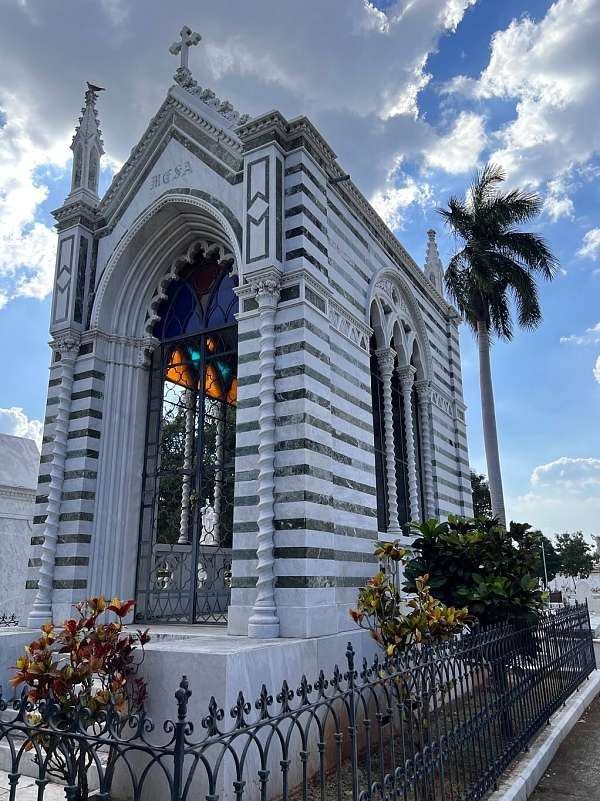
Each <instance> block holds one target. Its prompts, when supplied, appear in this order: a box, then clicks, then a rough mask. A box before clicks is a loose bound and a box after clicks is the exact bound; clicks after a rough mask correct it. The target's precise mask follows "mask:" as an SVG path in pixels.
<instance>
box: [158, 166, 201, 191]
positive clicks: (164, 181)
mask: <svg viewBox="0 0 600 801" xmlns="http://www.w3.org/2000/svg"><path fill="white" fill-rule="evenodd" d="M191 172H192V165H191V164H190V162H189V161H182V162H181V163H180V164H176V165H175V166H174V167H169V169H168V170H165V171H164V172H155V173H154V175H151V176H150V179H149V183H150V189H160V187H161V186H168V185H169V184H172V183H176V182H177V181H179V180H180V179H181V178H184V177H185V176H186V175H189V174H190V173H191Z"/></svg>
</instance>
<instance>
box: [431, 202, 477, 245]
mask: <svg viewBox="0 0 600 801" xmlns="http://www.w3.org/2000/svg"><path fill="white" fill-rule="evenodd" d="M437 212H438V214H439V215H440V216H441V217H442V218H443V220H444V222H445V223H446V224H447V225H448V227H449V228H450V230H451V231H452V233H454V234H456V235H458V236H460V237H461V238H462V239H468V237H469V232H470V231H471V229H472V227H473V218H472V216H471V214H470V213H469V211H468V210H467V207H466V205H465V202H464V201H463V200H460V198H457V197H454V196H453V197H451V198H450V199H449V200H448V208H446V209H437Z"/></svg>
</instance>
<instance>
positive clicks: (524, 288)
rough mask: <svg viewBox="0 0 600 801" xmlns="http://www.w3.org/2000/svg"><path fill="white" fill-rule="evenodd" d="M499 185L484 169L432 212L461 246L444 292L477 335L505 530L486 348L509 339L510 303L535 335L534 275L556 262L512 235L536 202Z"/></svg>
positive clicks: (496, 506) (539, 243) (493, 482)
mask: <svg viewBox="0 0 600 801" xmlns="http://www.w3.org/2000/svg"><path fill="white" fill-rule="evenodd" d="M504 180H505V174H504V172H503V170H502V168H501V167H499V166H497V165H495V164H488V165H486V166H485V167H484V168H483V169H482V170H481V171H479V172H477V173H476V175H475V177H474V179H473V182H472V184H471V186H470V188H469V191H468V193H467V197H466V199H465V200H460V199H458V198H456V197H451V198H450V200H449V201H448V207H447V208H444V209H438V211H439V213H440V214H441V215H442V217H443V218H444V220H445V221H446V223H447V224H448V226H449V228H450V230H451V231H452V233H454V234H455V236H456V237H457V238H458V239H459V240H460V242H461V245H462V248H461V250H459V251H458V253H456V255H454V256H453V257H452V259H451V260H450V263H449V264H448V269H447V270H446V287H447V289H448V292H449V294H450V295H451V297H452V298H453V300H454V301H455V302H456V304H457V306H458V308H459V310H460V312H461V313H462V315H463V317H464V319H465V320H466V322H467V323H468V325H469V326H470V327H471V328H472V329H473V331H474V332H475V334H476V336H477V340H478V345H479V385H480V390H481V410H482V417H483V436H484V443H485V455H486V461H487V470H488V478H489V485H490V494H491V499H492V512H493V514H494V516H495V517H497V518H498V520H499V521H500V522H501V523H502V524H503V525H506V515H505V512H504V496H503V492H502V475H501V472H500V457H499V454H498V435H497V432H496V412H495V408H494V391H493V388H492V372H491V365H490V342H491V338H492V337H493V336H496V337H498V339H504V340H507V341H508V340H511V339H512V335H513V320H512V313H511V300H512V302H513V304H514V308H515V311H516V316H517V321H518V324H519V325H520V326H521V327H523V328H529V329H533V328H536V327H537V326H538V325H539V324H540V322H541V319H542V311H541V308H540V304H539V299H538V293H537V286H536V281H535V276H536V274H540V275H541V276H543V277H544V278H545V279H547V280H551V279H552V278H554V276H555V275H556V270H557V267H558V262H557V260H556V258H555V257H554V256H553V254H552V252H551V251H550V248H549V247H548V245H547V244H546V242H545V241H544V239H543V238H542V237H541V236H538V235H537V234H532V233H526V232H524V231H519V230H517V229H518V226H520V225H522V224H524V223H527V222H529V221H530V220H532V219H533V218H534V217H537V215H538V214H539V213H540V210H541V205H542V201H541V198H540V197H539V195H537V194H535V193H533V192H525V191H523V190H521V189H513V190H511V191H510V192H502V191H500V189H499V184H501V183H502V181H504Z"/></svg>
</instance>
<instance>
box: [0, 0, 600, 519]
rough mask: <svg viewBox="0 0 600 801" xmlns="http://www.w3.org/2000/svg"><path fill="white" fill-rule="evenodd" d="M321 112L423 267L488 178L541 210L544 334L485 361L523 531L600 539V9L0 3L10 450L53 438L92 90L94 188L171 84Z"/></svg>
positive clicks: (241, 102)
mask: <svg viewBox="0 0 600 801" xmlns="http://www.w3.org/2000/svg"><path fill="white" fill-rule="evenodd" d="M183 24H187V25H189V26H190V27H192V28H193V29H194V30H197V31H199V32H200V33H201V35H202V42H201V43H200V45H199V46H198V47H196V48H195V49H194V50H193V51H192V53H191V55H190V66H191V67H192V70H193V73H194V77H195V78H196V80H197V81H198V82H199V83H200V84H201V85H202V86H206V87H210V88H212V89H213V90H214V91H215V92H216V93H217V94H218V95H219V96H220V97H226V98H228V99H230V100H231V101H232V102H233V104H234V105H235V107H236V108H238V109H239V110H240V111H242V112H247V113H249V114H250V115H257V114H260V113H263V112H265V111H268V110H270V109H273V108H278V109H279V110H280V111H281V112H282V113H283V114H285V115H286V116H288V117H293V116H297V115H300V114H306V115H308V116H309V117H310V118H311V120H312V121H313V122H314V123H315V124H316V125H317V126H318V128H319V129H320V130H321V132H322V133H323V134H324V135H325V137H326V138H327V139H328V141H329V143H330V144H331V146H332V147H333V149H334V150H335V152H336V153H337V155H338V158H339V161H340V163H341V165H342V166H343V167H344V168H345V169H346V170H347V171H348V172H349V173H350V174H351V175H352V179H353V180H354V182H355V183H356V184H357V185H358V186H359V188H360V189H361V190H362V191H363V193H364V194H365V195H366V196H367V197H368V198H369V199H370V200H371V202H372V203H373V205H374V206H375V208H376V209H377V210H378V211H379V213H380V214H381V215H382V217H383V218H384V219H385V220H386V222H387V223H388V225H390V227H391V228H392V229H393V230H394V232H395V233H396V235H397V236H398V238H399V239H400V240H401V242H402V243H403V244H404V246H405V247H406V248H407V249H408V250H409V252H410V253H411V254H412V255H413V257H414V258H415V259H416V261H417V262H418V263H419V264H422V263H423V261H424V256H425V245H426V239H427V237H426V230H427V229H428V228H430V227H433V228H435V229H436V230H437V231H438V239H439V247H440V252H441V255H442V258H443V260H444V261H445V262H447V260H448V259H449V258H450V257H451V255H452V254H453V252H454V251H455V248H456V246H457V243H456V242H455V241H454V240H453V239H452V238H451V237H450V236H449V235H448V232H447V231H446V230H445V229H444V227H443V225H442V222H441V220H440V218H439V215H438V214H437V211H436V209H437V208H438V207H440V206H443V205H444V204H445V203H446V202H447V199H448V197H449V196H450V195H451V194H458V195H462V194H464V192H465V189H466V187H467V186H468V183H469V181H470V180H471V178H472V175H473V172H474V170H476V169H477V168H478V167H481V166H482V165H483V164H484V163H485V162H486V161H488V160H491V161H494V162H496V163H499V164H500V165H502V166H503V168H504V169H505V171H506V174H507V184H510V185H511V186H521V187H527V188H530V189H533V190H535V191H537V192H539V193H540V195H541V197H542V198H543V212H542V214H541V215H540V217H539V218H538V220H537V221H536V222H535V223H534V228H535V230H537V231H538V232H539V233H541V234H542V235H543V236H544V237H546V238H547V240H548V242H549V243H550V245H551V247H552V249H553V250H554V253H555V254H556V256H557V257H558V259H559V261H560V272H559V275H558V277H557V278H556V279H555V281H553V282H551V283H547V284H543V285H541V286H540V298H541V303H542V307H543V312H544V320H543V323H542V325H541V327H540V328H539V329H538V330H536V331H535V332H521V331H520V332H517V333H516V334H515V337H514V339H513V341H512V342H511V343H495V344H494V346H493V352H492V361H493V373H494V388H495V395H496V412H497V418H498V430H499V440H500V451H501V461H502V468H503V478H504V486H505V494H506V506H507V514H508V516H509V518H512V519H515V520H519V521H528V522H530V523H532V524H533V525H535V526H536V527H538V528H541V529H542V530H544V532H545V533H547V534H550V535H551V534H553V533H554V532H557V531H564V530H571V531H573V530H576V529H581V530H583V531H584V532H585V533H587V534H593V533H600V425H599V424H598V423H599V407H600V302H599V301H600V211H599V209H600V203H599V201H600V189H599V187H600V113H599V112H600V48H599V47H598V44H597V37H598V31H599V30H600V0H556V2H549V1H548V0H503V1H502V2H498V0H400V1H399V2H391V1H390V0H378V2H377V3H374V2H368V1H367V0H303V2H302V3H301V4H299V3H297V2H292V0H269V1H267V0H252V2H248V1H247V0H222V1H221V2H219V3H215V2H214V0H173V2H170V3H164V2H163V0H54V2H52V3H50V2H48V0H0V52H1V53H2V69H1V71H0V362H1V363H2V364H3V365H4V370H3V377H2V378H0V431H3V432H5V433H12V434H16V435H20V436H31V437H33V438H35V439H37V440H38V441H39V440H40V438H41V429H42V424H41V422H40V421H41V420H42V419H43V414H44V407H45V399H46V391H47V379H48V362H49V348H48V344H47V343H48V339H49V336H48V320H49V313H50V298H51V288H52V281H53V273H54V261H55V250H56V235H55V233H54V231H53V227H52V226H53V218H52V216H51V211H52V210H53V209H55V208H57V207H58V206H60V205H61V203H62V202H63V200H64V198H65V196H66V195H67V194H68V191H69V187H70V170H71V161H70V158H71V155H72V154H71V151H70V149H69V145H70V142H71V137H72V135H73V132H74V127H75V125H76V123H77V117H78V115H79V113H80V108H81V104H82V101H83V91H84V87H85V81H86V80H89V81H91V82H93V83H95V84H97V85H100V86H103V87H106V92H104V93H102V95H101V96H100V99H99V102H98V108H99V116H100V121H101V126H102V130H103V134H104V143H105V149H106V155H105V156H104V158H103V167H102V175H101V179H102V180H101V190H102V191H104V190H105V189H106V187H107V186H108V185H109V183H110V180H111V177H112V174H113V173H114V171H115V170H116V169H118V167H119V165H120V164H121V163H122V162H123V161H124V160H125V159H126V158H127V155H128V153H129V151H130V149H131V148H132V147H133V146H134V145H135V144H136V143H137V141H138V139H139V137H140V136H141V134H142V133H143V131H144V129H145V127H146V125H147V124H148V122H149V120H150V117H151V116H152V115H153V114H154V113H155V112H156V111H157V109H158V107H159V106H160V104H161V102H162V100H163V99H164V96H165V94H166V92H167V90H168V87H169V85H170V84H171V82H172V74H173V72H174V69H175V67H176V60H175V59H174V58H173V56H171V55H170V54H169V52H168V48H169V45H170V44H171V42H172V41H174V40H175V39H176V38H177V36H178V31H179V28H180V27H181V25H183ZM461 344H462V354H463V379H464V392H465V402H466V403H467V405H468V412H467V415H468V417H467V420H468V435H469V449H470V460H471V464H472V467H473V468H474V469H476V470H478V471H483V472H485V455H484V450H483V436H482V428H481V415H480V405H479V378H478V363H477V351H476V347H475V341H474V339H473V335H472V334H471V333H470V332H469V331H468V330H466V329H463V330H462V333H461Z"/></svg>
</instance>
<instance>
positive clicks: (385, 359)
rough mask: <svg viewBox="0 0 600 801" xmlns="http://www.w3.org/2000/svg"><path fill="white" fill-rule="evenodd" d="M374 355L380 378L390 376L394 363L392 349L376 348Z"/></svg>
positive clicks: (394, 358)
mask: <svg viewBox="0 0 600 801" xmlns="http://www.w3.org/2000/svg"><path fill="white" fill-rule="evenodd" d="M375 355H376V356H377V364H378V365H379V372H380V373H381V375H382V377H383V376H385V377H388V376H391V375H392V373H393V371H394V364H395V363H396V351H395V350H394V349H393V348H378V349H377V350H376V351H375Z"/></svg>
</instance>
